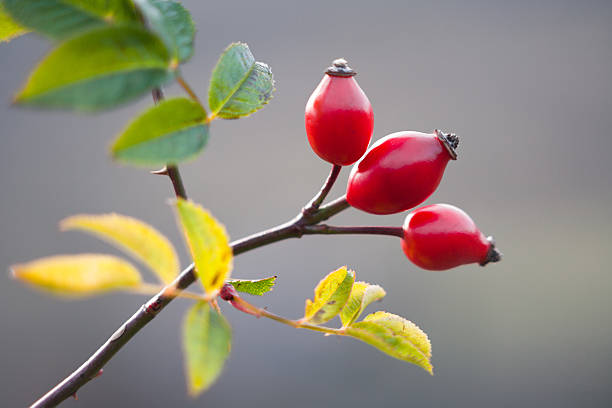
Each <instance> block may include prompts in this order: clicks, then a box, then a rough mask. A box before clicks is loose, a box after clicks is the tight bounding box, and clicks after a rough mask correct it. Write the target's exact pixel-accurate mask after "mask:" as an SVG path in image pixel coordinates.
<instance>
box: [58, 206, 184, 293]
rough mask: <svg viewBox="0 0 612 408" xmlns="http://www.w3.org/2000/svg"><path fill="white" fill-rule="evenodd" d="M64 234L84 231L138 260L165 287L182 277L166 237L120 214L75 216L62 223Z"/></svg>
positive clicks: (174, 253)
mask: <svg viewBox="0 0 612 408" xmlns="http://www.w3.org/2000/svg"><path fill="white" fill-rule="evenodd" d="M60 228H61V229H62V230H81V231H85V232H88V233H90V234H92V235H94V236H96V237H98V238H101V239H103V240H105V241H107V242H110V243H111V244H114V245H116V246H117V247H119V248H120V249H122V250H124V251H126V252H127V253H129V254H130V255H132V256H133V257H134V258H136V259H138V260H139V261H141V262H142V263H144V264H145V265H147V266H148V267H149V268H151V270H152V271H153V272H154V273H155V275H157V277H158V278H159V279H160V280H161V281H162V282H163V283H166V284H167V283H170V282H172V281H173V280H174V279H175V278H176V277H177V276H178V273H179V261H178V258H177V256H176V252H175V250H174V247H173V246H172V244H171V243H170V241H168V238H166V237H165V236H164V235H162V234H161V233H160V232H159V231H157V230H156V229H155V228H153V227H152V226H150V225H149V224H146V223H144V222H142V221H140V220H137V219H135V218H132V217H126V216H125V215H119V214H99V215H75V216H72V217H68V218H66V219H64V220H63V221H62V222H61V223H60Z"/></svg>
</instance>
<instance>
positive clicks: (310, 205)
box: [302, 164, 342, 217]
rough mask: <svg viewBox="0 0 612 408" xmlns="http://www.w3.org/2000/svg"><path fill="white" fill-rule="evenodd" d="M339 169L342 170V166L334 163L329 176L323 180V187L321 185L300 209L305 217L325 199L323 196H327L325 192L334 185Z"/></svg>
mask: <svg viewBox="0 0 612 408" xmlns="http://www.w3.org/2000/svg"><path fill="white" fill-rule="evenodd" d="M340 170H342V166H340V165H337V164H334V165H333V166H332V169H331V171H330V173H329V176H327V180H325V183H324V184H323V187H321V191H319V192H318V193H317V195H315V196H314V197H313V199H312V200H310V202H309V203H308V204H306V206H304V208H303V209H302V214H303V215H304V216H306V217H307V216H309V215H312V214H314V213H315V212H316V211H317V210H318V209H319V207H320V206H321V204H322V203H323V201H324V200H325V197H327V194H328V193H329V191H330V190H331V188H332V187H333V186H334V183H335V182H336V179H337V178H338V175H339V174H340Z"/></svg>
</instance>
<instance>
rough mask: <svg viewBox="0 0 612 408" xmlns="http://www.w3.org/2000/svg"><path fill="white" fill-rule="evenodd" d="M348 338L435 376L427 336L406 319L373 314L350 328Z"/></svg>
mask: <svg viewBox="0 0 612 408" xmlns="http://www.w3.org/2000/svg"><path fill="white" fill-rule="evenodd" d="M345 334H346V335H348V336H351V337H355V338H357V339H359V340H361V341H363V342H365V343H368V344H369V345H371V346H374V347H376V348H377V349H379V350H380V351H382V352H383V353H386V354H389V355H390V356H392V357H395V358H397V359H400V360H404V361H407V362H409V363H412V364H416V365H418V366H419V367H421V368H423V369H425V370H426V371H427V372H429V373H430V374H432V375H433V366H432V365H431V343H430V342H429V339H428V338H427V334H425V332H423V331H422V330H421V329H420V328H419V327H418V326H417V325H415V324H414V323H412V322H411V321H409V320H406V319H404V318H403V317H400V316H397V315H394V314H391V313H387V312H376V313H372V314H369V315H368V316H366V317H365V318H364V319H363V320H362V321H360V322H357V323H353V325H351V326H349V327H347V328H346V329H345Z"/></svg>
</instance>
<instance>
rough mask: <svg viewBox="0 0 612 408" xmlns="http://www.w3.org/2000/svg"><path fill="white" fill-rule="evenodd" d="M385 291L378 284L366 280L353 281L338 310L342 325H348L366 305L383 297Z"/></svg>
mask: <svg viewBox="0 0 612 408" xmlns="http://www.w3.org/2000/svg"><path fill="white" fill-rule="evenodd" d="M385 295H386V292H385V290H384V289H383V288H381V287H380V286H378V285H370V284H369V283H366V282H355V284H354V285H353V289H352V290H351V296H350V297H349V299H348V301H347V302H346V305H345V306H344V308H343V309H342V312H340V320H342V324H343V325H344V326H350V325H351V324H352V323H353V322H354V321H355V320H357V318H358V317H359V316H360V315H361V313H362V312H363V311H364V310H365V308H366V307H368V305H369V304H370V303H372V302H375V301H377V300H380V299H382V298H383V297H385Z"/></svg>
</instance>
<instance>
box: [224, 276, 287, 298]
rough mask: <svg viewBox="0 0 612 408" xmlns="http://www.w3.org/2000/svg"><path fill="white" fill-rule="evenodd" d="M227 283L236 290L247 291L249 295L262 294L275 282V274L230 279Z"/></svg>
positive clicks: (270, 288) (269, 289)
mask: <svg viewBox="0 0 612 408" xmlns="http://www.w3.org/2000/svg"><path fill="white" fill-rule="evenodd" d="M229 283H231V284H232V286H234V289H236V290H237V291H238V292H243V293H248V294H249V295H255V296H262V295H264V294H265V293H267V292H269V291H271V290H272V288H273V287H274V284H275V283H276V276H270V277H269V278H264V279H255V280H247V279H230V280H229Z"/></svg>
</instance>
